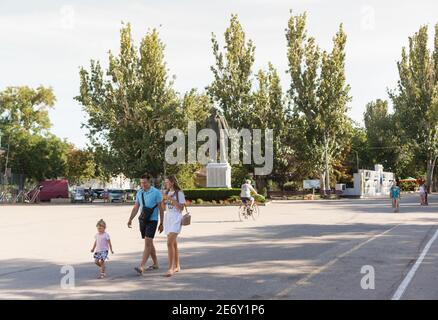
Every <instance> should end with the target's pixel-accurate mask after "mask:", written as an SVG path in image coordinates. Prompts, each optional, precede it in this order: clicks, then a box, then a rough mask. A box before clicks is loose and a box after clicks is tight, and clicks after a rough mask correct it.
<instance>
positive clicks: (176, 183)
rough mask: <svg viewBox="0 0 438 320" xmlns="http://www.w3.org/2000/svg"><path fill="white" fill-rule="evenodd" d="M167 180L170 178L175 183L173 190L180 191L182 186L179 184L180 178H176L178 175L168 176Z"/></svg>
mask: <svg viewBox="0 0 438 320" xmlns="http://www.w3.org/2000/svg"><path fill="white" fill-rule="evenodd" d="M166 178H167V180H169V181H170V182H171V183H172V184H173V190H174V191H175V193H178V192H180V191H181V187H180V186H179V182H178V179H177V178H176V176H173V175H172V176H167V177H166ZM169 191H170V190H167V192H169Z"/></svg>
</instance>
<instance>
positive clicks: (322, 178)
mask: <svg viewBox="0 0 438 320" xmlns="http://www.w3.org/2000/svg"><path fill="white" fill-rule="evenodd" d="M325 183H326V178H325V171H322V172H321V177H320V184H321V190H322V195H323V196H325V195H326V190H327V189H326V187H325Z"/></svg>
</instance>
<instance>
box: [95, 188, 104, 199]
mask: <svg viewBox="0 0 438 320" xmlns="http://www.w3.org/2000/svg"><path fill="white" fill-rule="evenodd" d="M104 191H105V190H104V189H93V193H94V197H95V199H103V192H104Z"/></svg>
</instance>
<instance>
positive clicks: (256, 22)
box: [0, 0, 438, 147]
mask: <svg viewBox="0 0 438 320" xmlns="http://www.w3.org/2000/svg"><path fill="white" fill-rule="evenodd" d="M290 9H292V10H293V11H294V12H295V13H302V12H304V11H307V13H308V30H309V33H310V35H312V36H314V37H315V38H316V40H317V42H318V44H319V45H320V46H321V47H322V48H323V49H327V50H330V49H331V39H332V37H333V35H334V34H335V32H336V31H337V29H338V26H339V24H340V23H341V22H342V23H343V24H344V29H345V31H346V33H347V35H348V40H347V57H346V72H347V81H348V83H349V84H350V85H351V88H352V90H351V95H352V96H353V100H352V102H351V103H350V112H349V114H350V116H351V117H352V118H353V119H354V120H355V121H358V122H361V121H362V118H363V112H364V108H365V105H366V103H367V102H369V101H371V100H374V99H377V98H383V99H386V98H387V93H386V92H387V88H394V87H395V86H396V82H397V67H396V61H397V60H398V59H399V58H400V54H401V48H402V46H405V45H407V41H408V37H409V36H411V35H412V34H413V33H414V32H416V31H417V30H418V29H419V27H420V26H421V25H424V24H427V25H429V27H430V31H431V36H432V30H433V26H434V24H435V23H436V22H438V16H437V14H436V13H437V12H438V1H436V0H417V1H412V0H411V1H406V0H404V1H403V0H381V1H371V0H369V1H365V0H364V1H357V0H354V1H351V0H350V1H348V0H330V1H329V0H289V1H282V0H271V1H268V0H221V1H212V0H174V1H170V0H161V1H149V0H144V1H140V0H123V1H122V0H106V1H96V0H70V1H67V0H57V1H55V0H38V1H24V0H0V90H2V89H4V88H5V87H7V86H20V85H28V86H32V87H35V86H38V85H44V86H51V87H53V89H54V92H55V95H56V97H57V103H56V108H55V110H53V111H51V112H50V118H51V121H52V123H53V128H52V132H53V133H55V134H56V135H58V136H59V137H61V138H68V139H69V140H70V141H71V142H73V143H75V144H76V145H77V146H78V147H83V146H85V145H86V143H87V139H86V137H85V130H84V129H81V123H82V122H84V121H85V114H84V113H83V112H82V110H81V107H80V106H79V105H78V103H76V102H75V101H74V100H73V97H74V96H76V95H77V94H78V91H79V76H78V74H79V67H80V66H87V67H88V65H89V60H90V59H98V60H100V61H101V62H102V63H103V64H104V65H106V62H107V52H108V50H109V49H111V50H113V51H117V48H118V42H119V29H120V27H121V22H122V21H124V22H131V24H132V28H133V36H134V39H135V41H136V43H137V44H138V42H139V40H140V38H141V37H143V36H144V35H145V33H146V32H147V30H148V29H149V28H154V27H157V28H158V29H159V31H160V35H161V38H162V40H163V41H164V43H165V44H166V51H165V56H166V61H167V64H168V68H169V71H170V74H172V75H176V81H175V88H176V90H177V91H178V92H180V93H184V92H185V91H187V90H189V89H191V88H198V89H199V90H203V89H204V88H205V87H206V86H207V85H208V84H209V83H210V81H211V79H212V74H211V71H210V65H211V64H212V63H213V55H212V50H211V42H210V39H211V33H212V32H214V33H215V34H216V35H217V36H218V39H219V40H220V41H221V43H223V33H224V31H225V28H226V27H227V26H228V23H229V19H230V15H231V14H232V13H236V14H238V15H239V19H240V22H241V23H242V25H243V28H244V30H245V32H246V34H247V37H248V38H251V39H252V40H253V41H254V42H255V45H256V62H255V69H254V71H256V70H258V69H259V68H265V69H266V67H267V64H268V62H269V61H271V62H272V63H273V64H274V66H275V67H276V68H277V70H278V71H279V73H280V75H281V77H282V84H283V90H284V91H285V90H287V89H288V85H289V78H288V75H287V74H286V73H285V71H286V69H287V58H286V39H285V32H284V29H285V28H286V25H287V21H288V18H289V16H290V13H289V10H290ZM431 39H432V37H431Z"/></svg>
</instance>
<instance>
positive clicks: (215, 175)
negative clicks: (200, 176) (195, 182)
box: [207, 162, 231, 188]
mask: <svg viewBox="0 0 438 320" xmlns="http://www.w3.org/2000/svg"><path fill="white" fill-rule="evenodd" d="M207 188H231V166H230V165H229V164H228V162H225V163H209V164H207Z"/></svg>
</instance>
